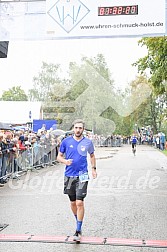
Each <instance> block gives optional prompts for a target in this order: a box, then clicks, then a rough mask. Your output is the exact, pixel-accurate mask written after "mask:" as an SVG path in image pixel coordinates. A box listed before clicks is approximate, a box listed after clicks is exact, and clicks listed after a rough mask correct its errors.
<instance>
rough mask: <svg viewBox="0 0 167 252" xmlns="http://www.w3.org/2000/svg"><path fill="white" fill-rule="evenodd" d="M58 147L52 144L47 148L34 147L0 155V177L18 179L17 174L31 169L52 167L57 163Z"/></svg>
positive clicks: (42, 146) (0, 178) (41, 146)
mask: <svg viewBox="0 0 167 252" xmlns="http://www.w3.org/2000/svg"><path fill="white" fill-rule="evenodd" d="M57 154H58V146H57V145H56V144H52V145H50V146H49V148H46V146H44V145H38V146H36V147H28V148H27V149H26V150H20V149H17V151H15V152H13V151H10V152H9V153H8V154H5V155H3V154H2V155H1V157H0V164H1V167H0V169H1V174H2V175H1V177H0V180H2V179H4V180H5V179H7V178H18V177H19V174H21V173H22V172H26V171H28V170H33V169H41V168H43V167H46V166H51V165H54V164H55V163H56V162H57V161H56V159H57Z"/></svg>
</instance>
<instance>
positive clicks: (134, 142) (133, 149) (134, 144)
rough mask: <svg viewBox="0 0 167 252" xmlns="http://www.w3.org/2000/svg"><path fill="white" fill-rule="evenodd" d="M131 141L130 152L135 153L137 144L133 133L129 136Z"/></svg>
mask: <svg viewBox="0 0 167 252" xmlns="http://www.w3.org/2000/svg"><path fill="white" fill-rule="evenodd" d="M131 143H132V152H133V154H134V155H135V152H136V144H137V137H136V136H135V134H133V136H132V137H131Z"/></svg>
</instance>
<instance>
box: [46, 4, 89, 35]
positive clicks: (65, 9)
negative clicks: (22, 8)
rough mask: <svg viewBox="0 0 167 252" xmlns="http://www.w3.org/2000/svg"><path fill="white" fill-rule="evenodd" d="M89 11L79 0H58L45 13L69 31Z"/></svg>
mask: <svg viewBox="0 0 167 252" xmlns="http://www.w3.org/2000/svg"><path fill="white" fill-rule="evenodd" d="M89 12H90V10H89V9H88V8H87V7H86V6H85V5H84V4H83V3H82V2H81V1H79V0H58V1H57V2H56V3H55V4H54V5H53V6H52V7H51V8H50V9H49V10H48V12H47V14H48V15H49V16H50V17H51V18H52V19H53V20H54V21H55V22H56V23H58V24H59V25H60V26H61V27H62V28H63V29H64V30H65V31H66V32H67V33H69V32H70V31H71V30H73V29H74V28H75V26H77V25H78V24H79V23H80V22H81V20H82V19H83V18H85V16H86V15H87V14H88V13H89Z"/></svg>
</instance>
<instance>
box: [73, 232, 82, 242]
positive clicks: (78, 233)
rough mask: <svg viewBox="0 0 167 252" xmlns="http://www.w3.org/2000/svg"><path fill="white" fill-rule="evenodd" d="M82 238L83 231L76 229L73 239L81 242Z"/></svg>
mask: <svg viewBox="0 0 167 252" xmlns="http://www.w3.org/2000/svg"><path fill="white" fill-rule="evenodd" d="M80 240H81V231H76V232H75V234H74V235H73V241H76V242H80Z"/></svg>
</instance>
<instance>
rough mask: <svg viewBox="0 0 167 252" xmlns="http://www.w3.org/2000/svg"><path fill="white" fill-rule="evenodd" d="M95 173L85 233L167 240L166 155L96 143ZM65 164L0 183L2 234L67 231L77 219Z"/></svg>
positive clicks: (147, 251) (68, 247)
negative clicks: (65, 188)
mask: <svg viewBox="0 0 167 252" xmlns="http://www.w3.org/2000/svg"><path fill="white" fill-rule="evenodd" d="M96 157H97V171H98V178H97V179H96V180H93V179H92V178H91V180H90V182H89V189H88V195H87V198H86V199H85V205H86V212H85V219H84V224H83V234H84V236H96V237H112V238H128V239H152V240H167V217H166V216H167V200H166V198H167V157H166V156H164V155H163V154H162V153H161V152H160V151H158V150H156V149H154V148H153V147H149V146H137V153H136V156H135V157H134V156H133V154H132V153H131V148H130V146H123V147H119V148H111V147H108V148H106V147H102V148H96ZM63 168H64V167H63V165H62V164H57V165H55V166H52V167H49V168H44V169H41V170H38V171H34V172H28V173H27V174H26V175H25V176H22V177H21V178H20V180H10V181H9V182H8V184H6V185H5V187H3V188H0V223H7V224H9V226H8V227H7V228H5V229H4V230H3V231H1V232H0V234H32V235H58V236H60V235H67V234H69V235H71V234H73V232H74V230H75V220H74V217H73V216H72V213H71V211H70V208H69V201H68V197H67V196H66V195H63V193H62V188H63ZM0 251H5V252H8V251H11V252H16V251H17V252H24V251H26V252H29V251H31V252H32V251H35V252H38V251H39V252H44V251H45V252H46V251H47V252H55V251H56V252H59V251H65V252H68V251H93V252H94V251H96V252H98V251H104V252H105V251H112V252H113V251H114V252H118V251H119V252H120V251H124V252H131V251H135V252H138V251H143V252H152V251H156V252H160V251H161V252H162V251H163V252H166V251H167V248H163V249H162V248H161V249H158V248H156V249H155V248H135V247H126V246H125V247H113V246H107V245H103V246H99V245H88V244H84V245H83V244H80V245H73V244H51V243H50V244H46V243H32V242H30V243H6V242H5V243H0Z"/></svg>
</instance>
